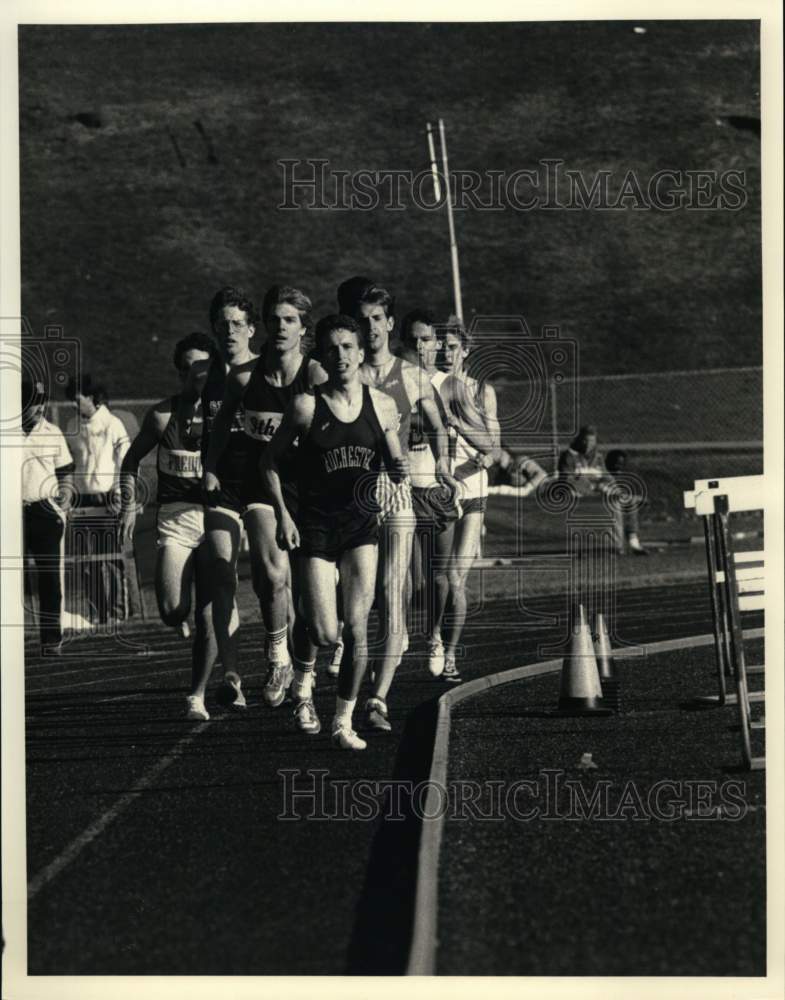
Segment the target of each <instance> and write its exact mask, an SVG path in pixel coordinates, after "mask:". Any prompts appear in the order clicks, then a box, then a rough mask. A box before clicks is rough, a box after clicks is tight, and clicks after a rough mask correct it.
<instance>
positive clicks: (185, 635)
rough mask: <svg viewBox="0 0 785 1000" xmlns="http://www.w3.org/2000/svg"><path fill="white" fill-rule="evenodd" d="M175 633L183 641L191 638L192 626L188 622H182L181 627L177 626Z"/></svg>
mask: <svg viewBox="0 0 785 1000" xmlns="http://www.w3.org/2000/svg"><path fill="white" fill-rule="evenodd" d="M175 632H177V634H178V635H179V636H180V638H181V639H190V638H191V626H190V625H189V624H188V622H187V621H182V622H180V624H179V625H176V626H175Z"/></svg>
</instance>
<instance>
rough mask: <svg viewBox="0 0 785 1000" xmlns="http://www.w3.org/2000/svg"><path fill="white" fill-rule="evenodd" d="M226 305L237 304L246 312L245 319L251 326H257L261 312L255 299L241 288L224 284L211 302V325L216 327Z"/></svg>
mask: <svg viewBox="0 0 785 1000" xmlns="http://www.w3.org/2000/svg"><path fill="white" fill-rule="evenodd" d="M226 306H236V307H237V308H238V309H242V311H243V312H244V313H245V321H246V323H248V325H249V326H256V324H257V323H258V322H259V313H258V311H257V309H256V306H255V305H254V304H253V300H252V299H251V298H250V297H249V296H248V295H246V294H245V292H244V291H243V290H242V289H240V288H235V287H234V286H233V285H224V287H223V288H221V289H219V291H217V292H216V293H215V295H214V296H213V298H212V301H211V302H210V326H211V327H212V328H213V329H215V325H216V323H217V322H218V320H219V319H220V316H221V313H222V312H223V310H224V309H225V308H226Z"/></svg>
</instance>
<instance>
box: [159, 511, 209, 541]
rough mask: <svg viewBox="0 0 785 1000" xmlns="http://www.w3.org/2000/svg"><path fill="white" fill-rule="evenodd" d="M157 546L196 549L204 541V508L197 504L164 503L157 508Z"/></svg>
mask: <svg viewBox="0 0 785 1000" xmlns="http://www.w3.org/2000/svg"><path fill="white" fill-rule="evenodd" d="M156 527H157V528H158V540H157V545H158V548H159V549H162V548H164V546H166V545H179V546H181V547H182V548H184V549H198V548H199V546H200V545H201V544H202V542H203V541H204V508H203V507H202V505H201V504H199V503H165V504H162V505H161V506H160V507H159V508H158V520H157V522H156Z"/></svg>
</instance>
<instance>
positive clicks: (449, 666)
mask: <svg viewBox="0 0 785 1000" xmlns="http://www.w3.org/2000/svg"><path fill="white" fill-rule="evenodd" d="M441 678H442V680H443V681H447V683H448V684H461V683H462V682H463V677H461V674H460V671H459V670H458V668H457V667H456V666H455V660H448V659H445V661H444V670H443V671H442V673H441Z"/></svg>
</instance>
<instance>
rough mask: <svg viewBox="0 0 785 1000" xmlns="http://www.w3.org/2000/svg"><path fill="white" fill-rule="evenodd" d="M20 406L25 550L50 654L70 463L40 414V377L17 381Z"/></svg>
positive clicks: (56, 637) (56, 647)
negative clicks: (33, 572) (30, 562)
mask: <svg viewBox="0 0 785 1000" xmlns="http://www.w3.org/2000/svg"><path fill="white" fill-rule="evenodd" d="M22 406H23V410H22V432H23V434H24V449H23V465H22V503H23V507H24V518H23V520H24V546H25V554H27V555H31V556H32V557H33V561H34V563H35V570H36V576H37V584H38V604H39V631H40V635H41V647H42V650H43V651H44V652H45V653H55V654H56V653H59V651H60V644H61V642H62V638H63V633H62V625H61V614H62V609H63V535H64V533H65V523H66V511H67V508H68V506H69V500H70V494H71V493H72V490H73V469H74V462H73V459H72V457H71V453H70V451H69V450H68V445H67V444H66V441H65V438H64V437H63V433H62V431H61V430H60V428H59V427H57V426H55V424H52V423H50V422H49V421H48V420H47V419H46V418H45V417H44V411H45V409H46V397H45V390H44V386H43V384H42V383H41V382H33V381H32V380H31V379H28V378H24V379H23V380H22Z"/></svg>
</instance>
